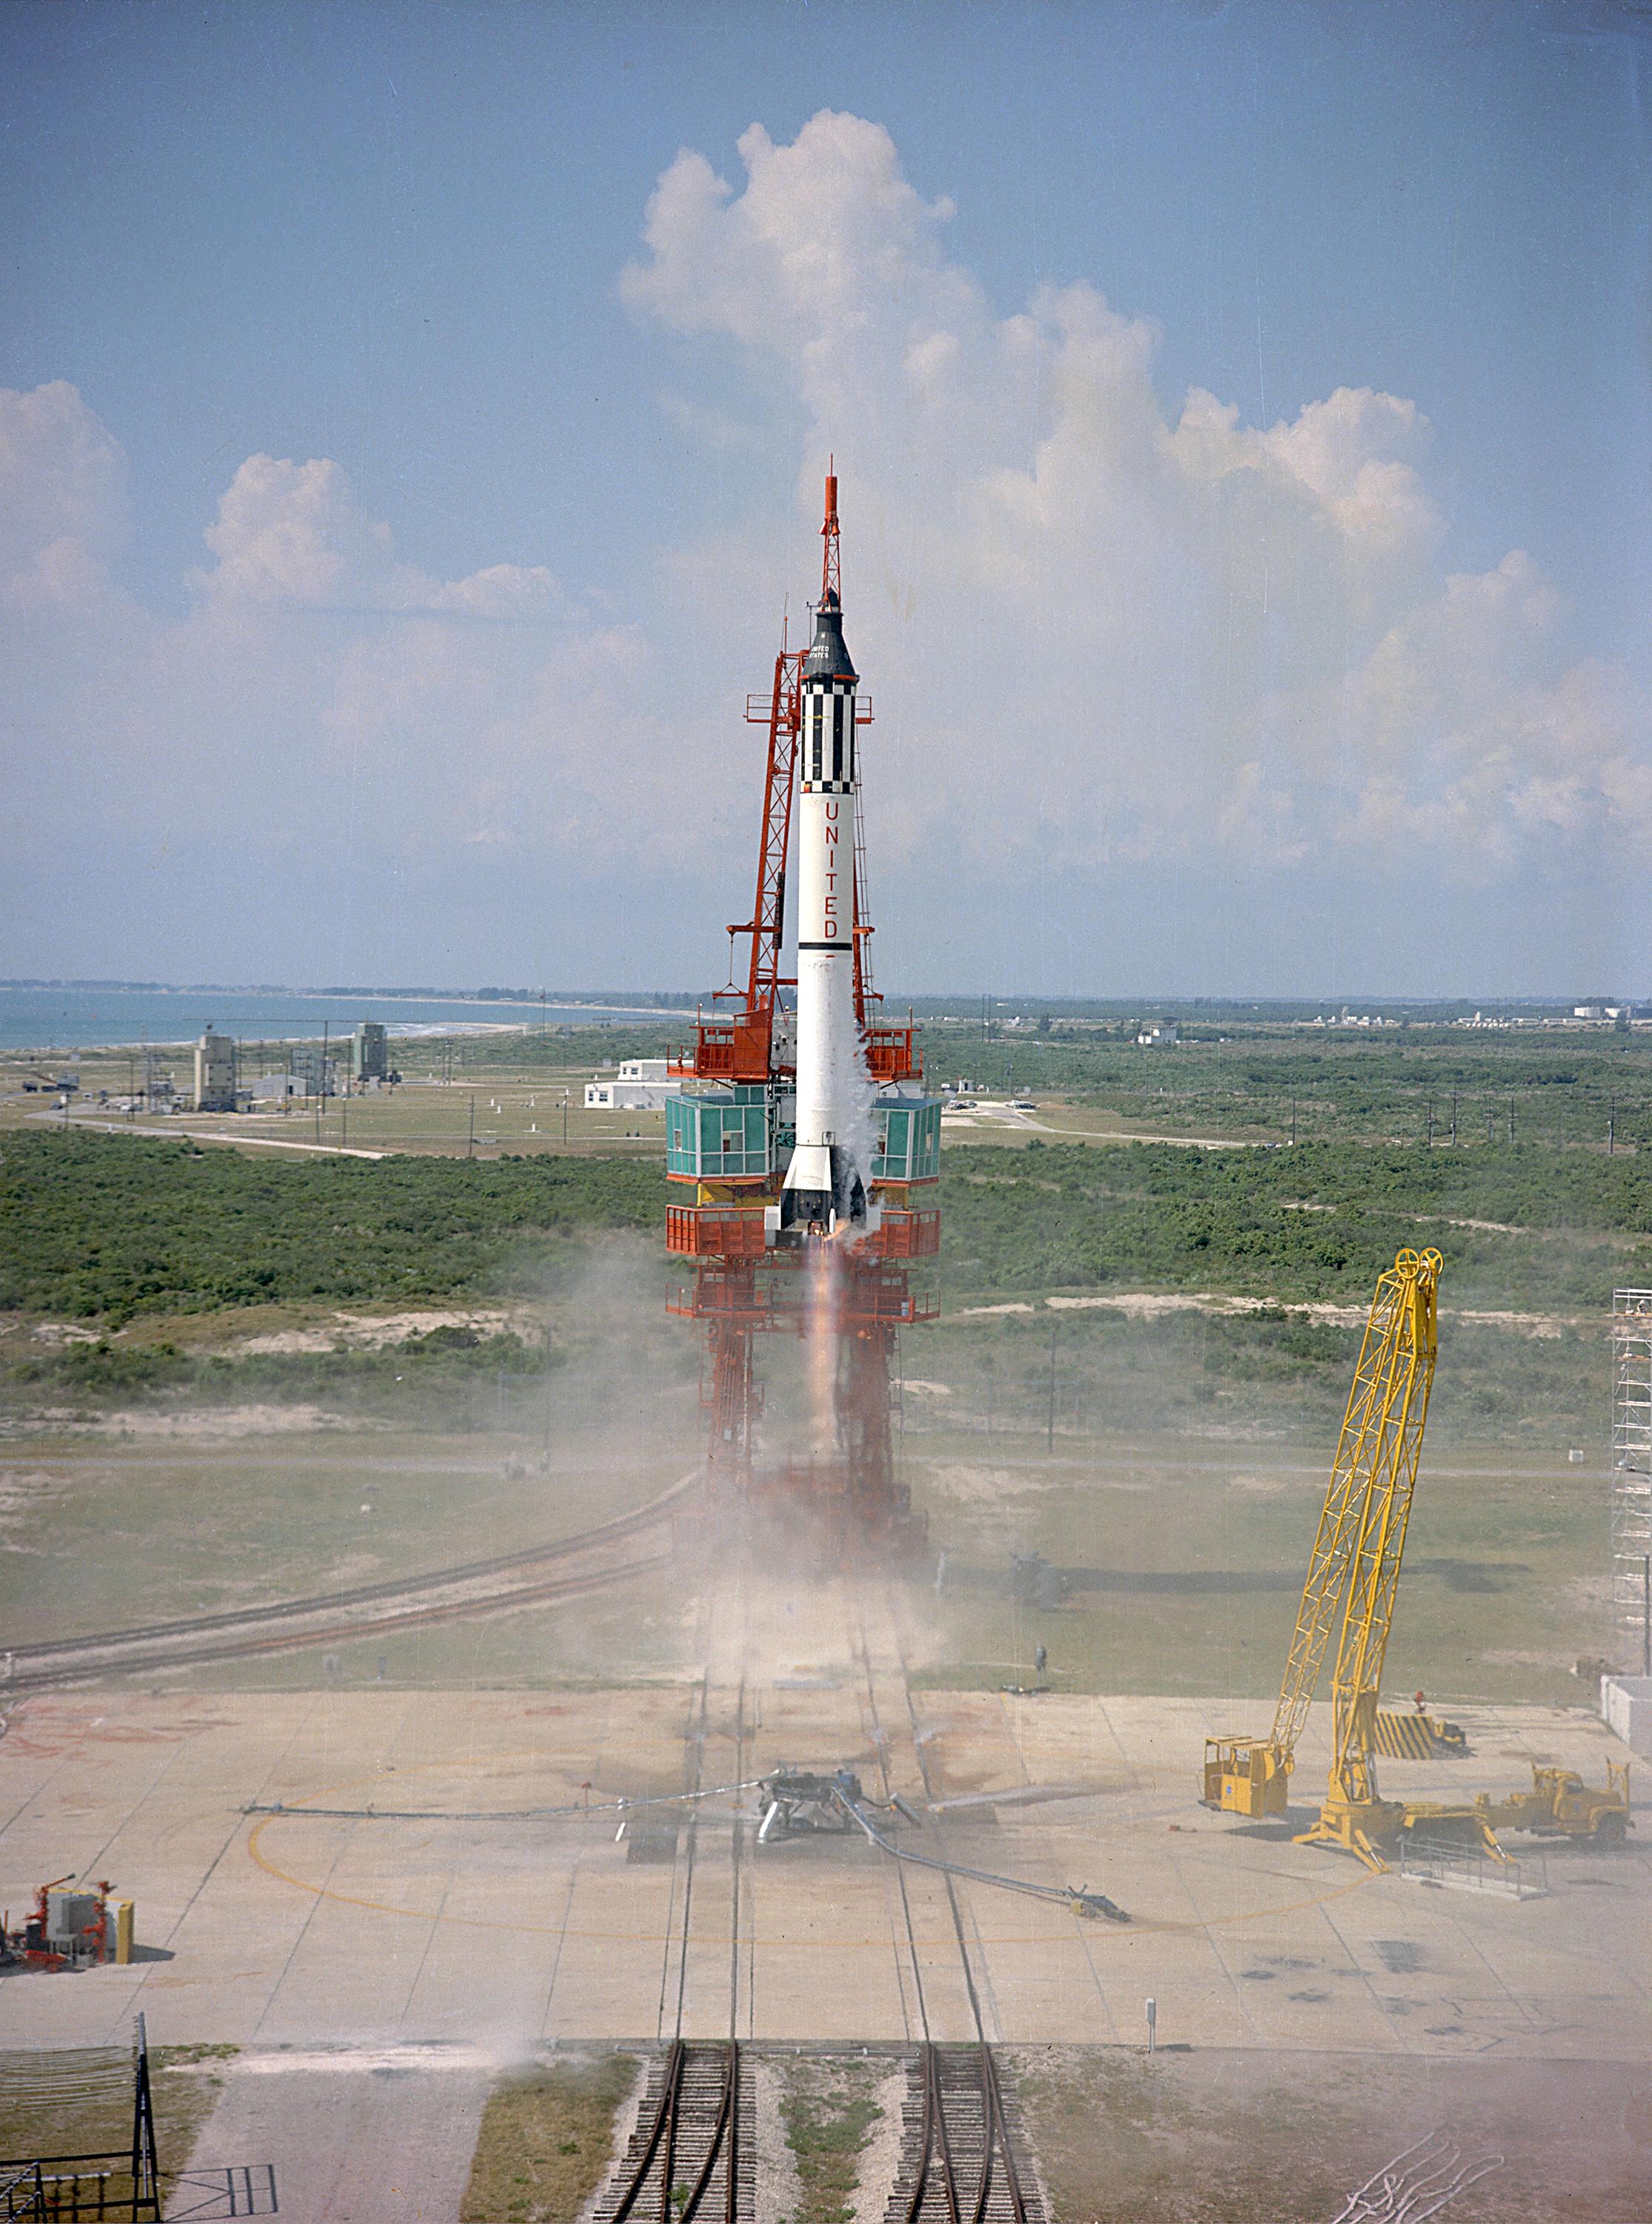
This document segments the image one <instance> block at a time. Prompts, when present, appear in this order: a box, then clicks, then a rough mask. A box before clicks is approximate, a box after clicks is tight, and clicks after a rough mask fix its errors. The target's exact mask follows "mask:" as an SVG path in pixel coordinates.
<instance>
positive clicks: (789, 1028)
mask: <svg viewBox="0 0 1652 2224" xmlns="http://www.w3.org/2000/svg"><path fill="white" fill-rule="evenodd" d="M821 533H822V540H823V556H822V566H821V595H820V601H819V603H818V604H817V606H816V609H815V612H814V620H813V628H812V636H811V639H810V643H809V646H808V648H804V649H797V650H794V649H791V648H789V647H787V646H785V644H784V642H783V645H782V647H781V648H780V651H779V654H778V655H777V656H776V658H775V661H774V674H773V679H772V686H771V687H770V689H769V691H768V692H767V694H766V697H753V698H748V700H747V720H748V721H749V722H750V723H754V724H760V725H763V726H766V728H767V731H768V753H767V761H766V771H765V779H764V792H763V818H762V827H761V832H760V839H759V844H758V862H757V884H756V895H755V900H754V902H753V909H752V915H751V917H750V919H744V920H741V921H738V922H736V923H735V924H734V925H731V926H730V927H729V928H728V935H729V943H730V965H729V982H728V987H727V988H726V989H722V990H720V991H718V993H717V995H716V997H715V998H714V999H713V1008H712V1009H711V1010H710V1011H709V1012H707V1011H705V1010H702V1011H701V1012H700V1013H699V1014H698V1015H697V1022H696V1028H695V1039H694V1042H693V1044H692V1045H691V1046H687V1047H685V1048H684V1049H683V1050H682V1051H680V1052H677V1053H675V1054H674V1055H673V1058H672V1065H671V1071H672V1073H673V1074H675V1075H678V1076H679V1077H681V1079H682V1081H683V1083H684V1089H683V1094H682V1096H680V1097H679V1098H678V1099H677V1100H675V1101H674V1102H672V1103H670V1104H668V1105H667V1107H666V1157H665V1167H666V1173H667V1176H668V1178H669V1179H670V1180H671V1181H672V1184H673V1185H674V1186H675V1187H676V1189H677V1191H678V1197H679V1198H680V1201H679V1202H673V1203H672V1204H671V1205H670V1206H669V1207H668V1209H667V1212H666V1247H667V1248H668V1250H670V1251H671V1252H672V1253H673V1254H675V1255H677V1256H678V1257H679V1258H682V1259H684V1260H691V1261H692V1262H693V1263H694V1268H695V1273H694V1279H693V1281H692V1283H691V1284H690V1286H687V1287H686V1288H684V1290H683V1291H681V1292H679V1294H678V1297H677V1298H676V1299H675V1300H674V1301H673V1304H672V1310H673V1311H676V1312H678V1313H680V1314H682V1315H684V1316H685V1317H688V1318H690V1319H692V1320H695V1321H697V1322H698V1323H700V1324H702V1326H703V1330H704V1332H705V1336H706V1359H705V1368H704V1374H703V1394H702V1402H703V1406H705V1408H706V1411H707V1417H708V1431H709V1444H708V1479H709V1503H710V1505H711V1507H712V1508H713V1510H714V1513H717V1514H719V1515H721V1516H723V1517H739V1516H741V1515H745V1514H747V1513H750V1514H753V1515H755V1516H757V1517H759V1518H760V1519H761V1520H764V1521H766V1522H767V1523H770V1524H773V1525H775V1526H780V1527H782V1528H784V1529H789V1530H792V1531H795V1532H799V1533H807V1534H809V1535H810V1536H812V1537H813V1538H815V1539H816V1540H817V1541H818V1542H820V1543H821V1544H823V1545H829V1546H832V1547H835V1548H844V1547H847V1548H853V1546H854V1545H855V1544H856V1543H857V1542H861V1541H864V1542H866V1543H867V1544H871V1545H883V1546H885V1547H888V1546H889V1545H898V1544H899V1543H900V1542H901V1541H902V1540H904V1539H908V1538H911V1535H912V1526H911V1510H910V1507H909V1504H908V1501H907V1495H906V1492H905V1488H904V1486H903V1485H902V1483H901V1482H900V1480H899V1476H898V1474H897V1471H896V1465H895V1460H894V1447H893V1443H892V1396H893V1394H894V1392H893V1387H892V1386H893V1384H894V1382H895V1381H896V1379H897V1368H896V1364H895V1362H896V1359H897V1353H898V1339H899V1332H900V1330H901V1329H902V1328H903V1327H905V1326H907V1325H910V1324H913V1323H916V1322H918V1321H922V1320H925V1319H930V1318H932V1317H934V1314H935V1311H936V1307H935V1305H934V1303H933V1301H932V1300H931V1299H930V1298H928V1297H927V1296H925V1295H924V1294H923V1293H921V1292H917V1291H916V1290H914V1288H913V1287H912V1284H911V1264H912V1262H913V1261H915V1260H922V1259H924V1258H929V1257H932V1256H933V1255H934V1254H935V1253H936V1250H937V1249H938V1248H939V1244H940V1214H939V1212H938V1210H936V1209H935V1207H934V1206H933V1205H931V1204H925V1203H924V1197H925V1196H926V1194H927V1193H928V1192H929V1191H930V1187H931V1185H933V1184H934V1183H935V1181H936V1179H937V1178H938V1177H939V1172H940V1137H941V1118H940V1110H941V1108H940V1104H939V1103H938V1101H937V1100H936V1099H935V1098H933V1097H931V1096H930V1095H929V1094H928V1093H927V1091H926V1090H925V1089H924V1083H923V1067H922V1060H921V1058H920V1057H919V1055H918V1052H917V1049H916V1046H915V1044H914V1040H913V1028H912V1025H911V1020H910V1017H909V1018H908V1020H907V1021H906V1022H905V1024H904V1025H903V1024H898V1023H894V1022H892V1021H890V1020H886V1018H885V1017H884V1016H883V1015H882V1009H881V999H880V997H879V995H878V994H877V992H876V990H875V989H873V985H872V968H871V963H870V957H869V944H870V939H871V935H872V925H871V921H870V919H869V917H868V916H867V887H866V848H865V839H864V825H863V821H862V816H861V784H860V777H859V761H858V760H859V749H858V740H857V736H858V734H859V733H860V731H861V730H862V729H863V728H865V727H866V726H867V725H868V724H870V723H871V718H872V706H871V704H870V703H869V702H868V701H867V698H865V697H864V696H862V695H861V692H860V682H859V675H858V674H857V673H856V672H855V669H854V664H853V662H852V660H851V659H850V656H849V653H848V647H847V644H846V642H845V640H844V635H843V608H842V584H841V575H840V567H839V528H838V515H837V480H836V477H835V475H833V476H829V477H828V478H827V481H826V504H825V519H824V522H823V526H822V528H821ZM794 855H795V861H796V875H795V877H796V884H797V887H798V916H797V926H796V934H795V945H796V970H795V971H792V972H787V971H786V970H785V964H784V952H785V949H786V946H787V918H786V899H787V889H788V885H789V882H790V881H791V877H792V864H793V859H794ZM742 944H743V945H744V950H743V952H742V950H741V945H742ZM742 955H743V957H744V964H743V965H742V964H741V963H740V962H739V961H740V959H741V957H742ZM777 1333H778V1334H786V1333H790V1334H791V1335H793V1336H798V1337H799V1338H806V1339H808V1340H810V1343H811V1344H812V1346H813V1349H812V1352H811V1361H812V1371H813V1373H814V1374H815V1375H816V1377H817V1392H818V1395H819V1398H820V1402H821V1404H822V1406H823V1408H824V1415H823V1418H824V1422H825V1425H824V1426H817V1429H816V1431H815V1433H814V1436H813V1438H812V1441H811V1443H810V1446H809V1448H808V1450H806V1451H803V1452H793V1453H792V1454H791V1456H786V1457H784V1458H782V1457H774V1456H768V1455H766V1454H763V1455H761V1456H760V1447H759V1443H758V1423H759V1418H760V1413H761V1412H762V1407H763V1386H762V1382H761V1380H760V1374H759V1372H758V1368H757V1366H756V1357H755V1354H756V1339H757V1337H758V1336H762V1335H768V1334H777ZM817 1418H818V1417H817Z"/></svg>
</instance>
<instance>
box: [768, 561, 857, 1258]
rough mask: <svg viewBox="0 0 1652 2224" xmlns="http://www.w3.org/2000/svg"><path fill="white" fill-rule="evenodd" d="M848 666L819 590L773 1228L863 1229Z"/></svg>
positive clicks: (805, 704) (805, 698)
mask: <svg viewBox="0 0 1652 2224" xmlns="http://www.w3.org/2000/svg"><path fill="white" fill-rule="evenodd" d="M855 684H856V683H855V672H854V666H853V665H852V664H851V663H850V662H849V656H848V649H847V648H845V647H844V643H843V617H842V610H841V609H840V608H839V606H838V602H837V597H836V596H835V595H834V594H830V593H829V594H828V595H827V596H826V597H824V598H823V601H822V603H821V606H820V609H819V610H818V611H817V614H816V620H815V638H814V642H813V645H812V646H811V648H810V651H809V654H808V655H807V657H806V658H805V659H804V667H803V686H802V704H801V708H802V723H801V731H800V733H799V736H798V747H799V750H800V754H801V760H802V761H801V767H800V774H799V793H798V812H797V834H796V839H797V871H798V879H797V888H798V1053H797V1056H798V1127H797V1147H796V1148H795V1149H794V1150H793V1152H792V1154H791V1165H790V1166H789V1167H788V1168H787V1169H786V1176H785V1183H784V1185H783V1186H782V1189H781V1192H780V1225H781V1228H782V1229H788V1230H794V1231H798V1232H806V1231H808V1230H809V1229H820V1230H821V1232H822V1233H823V1234H826V1235H829V1234H830V1233H831V1232H832V1230H833V1229H835V1228H836V1227H838V1226H840V1225H842V1224H843V1223H849V1224H852V1225H855V1226H864V1225H865V1223H866V1221H867V1185H868V1183H869V1181H870V1178H871V1168H870V1166H865V1165H861V1163H860V1162H859V1160H860V1157H861V1155H862V1154H864V1153H865V1152H866V1150H867V1147H868V1140H869V1130H870V1127H871V1121H870V1118H869V1116H868V1115H869V1111H870V1093H871V1090H870V1084H869V1082H868V1079H867V1071H866V1061H865V1058H864V1055H863V1053H862V1052H861V1036H860V1029H859V1027H857V1026H856V1024H855V1017H854V813H855V809H856V799H857V795H858V793H859V787H860V782H859V780H857V778H856V776H855V758H854V690H855Z"/></svg>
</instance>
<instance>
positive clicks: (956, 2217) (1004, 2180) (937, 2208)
mask: <svg viewBox="0 0 1652 2224" xmlns="http://www.w3.org/2000/svg"><path fill="white" fill-rule="evenodd" d="M1012 2105H1013V2104H1012V2102H1010V2101H1006V2096H1005V2094H1004V2089H1003V2087H1002V2085H1001V2083H1000V2082H999V2074H998V2063H997V2062H996V2061H995V2059H994V2058H993V2050H992V2048H991V2047H990V2046H989V2045H987V2043H986V2041H985V2040H981V2041H980V2042H979V2043H978V2044H974V2045H964V2046H936V2045H933V2044H930V2043H928V2042H927V2041H926V2042H925V2044H924V2045H923V2046H922V2047H920V2048H919V2050H918V2052H917V2058H916V2060H915V2061H914V2062H913V2063H912V2068H911V2084H910V2087H909V2090H908V2094H907V2100H906V2105H905V2109H904V2110H903V2112H902V2123H903V2131H904V2137H903V2140H902V2145H901V2155H900V2164H899V2170H898V2172H897V2175H896V2178H895V2184H894V2188H893V2190H892V2193H891V2195H890V2196H889V2207H888V2209H887V2211H886V2216H885V2224H1044V2207H1043V2203H1042V2202H1040V2200H1039V2198H1038V2195H1037V2188H1036V2186H1033V2185H1032V2184H1031V2182H1030V2180H1028V2179H1026V2178H1025V2176H1024V2173H1023V2170H1022V2168H1021V2165H1020V2164H1019V2162H1018V2158H1017V2153H1016V2150H1017V2147H1018V2145H1019V2144H1020V2126H1019V2122H1018V2120H1014V2119H1013V2118H1012Z"/></svg>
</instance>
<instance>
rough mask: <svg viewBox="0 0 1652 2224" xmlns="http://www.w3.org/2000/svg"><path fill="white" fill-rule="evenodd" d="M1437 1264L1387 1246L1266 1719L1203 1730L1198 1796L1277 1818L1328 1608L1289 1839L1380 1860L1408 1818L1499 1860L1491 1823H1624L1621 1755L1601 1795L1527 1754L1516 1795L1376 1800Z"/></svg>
mask: <svg viewBox="0 0 1652 2224" xmlns="http://www.w3.org/2000/svg"><path fill="white" fill-rule="evenodd" d="M1440 1267H1441V1260H1440V1254H1439V1253H1438V1252H1437V1251H1423V1252H1420V1253H1419V1252H1416V1251H1402V1252H1401V1253H1400V1254H1399V1255H1398V1256H1397V1259H1396V1260H1395V1261H1394V1264H1393V1266H1392V1267H1390V1269H1389V1270H1388V1271H1387V1273H1384V1274H1382V1275H1381V1276H1379V1278H1378V1283H1377V1291H1376V1294H1375V1296H1374V1297H1373V1298H1372V1299H1371V1312H1370V1315H1369V1317H1368V1318H1367V1320H1366V1323H1365V1337H1364V1340H1363V1342H1362V1343H1361V1344H1360V1347H1359V1365H1358V1367H1357V1368H1355V1369H1354V1378H1353V1387H1352V1390H1351V1391H1350V1392H1349V1393H1348V1404H1347V1410H1346V1412H1345V1413H1344V1415H1343V1419H1342V1433H1341V1436H1340V1438H1339V1439H1338V1443H1337V1452H1336V1458H1335V1461H1334V1463H1333V1465H1332V1469H1331V1480H1330V1484H1329V1486H1328V1488H1327V1491H1326V1494H1325V1504H1324V1507H1322V1509H1321V1513H1320V1525H1319V1531H1318V1533H1317V1535H1316V1536H1315V1539H1314V1550H1313V1553H1312V1555H1311V1557H1309V1560H1308V1580H1307V1582H1306V1583H1304V1584H1303V1586H1302V1605H1301V1606H1300V1608H1298V1609H1297V1614H1296V1629H1295V1631H1294V1632H1293V1633H1292V1636H1291V1640H1290V1651H1289V1654H1288V1655H1287V1657H1286V1660H1285V1674H1284V1681H1283V1683H1282V1684H1281V1685H1280V1687H1279V1703H1278V1705H1277V1707H1276V1708H1275V1709H1274V1715H1273V1727H1272V1729H1271V1731H1270V1733H1269V1734H1268V1735H1267V1736H1266V1737H1265V1738H1251V1737H1214V1738H1207V1740H1206V1741H1205V1775H1204V1794H1203V1803H1204V1804H1205V1805H1206V1806H1207V1807H1214V1808H1219V1809H1221V1810H1225V1811H1226V1812H1227V1813H1230V1814H1235V1815H1252V1816H1257V1815H1260V1816H1283V1815H1284V1814H1285V1813H1286V1812H1287V1810H1288V1806H1289V1777H1290V1772H1291V1770H1292V1768H1293V1766H1295V1755H1296V1740H1297V1738H1298V1736H1299V1735H1300V1734H1301V1732H1302V1725H1303V1723H1304V1722H1306V1721H1307V1719H1308V1706H1309V1703H1310V1702H1311V1701H1312V1699H1313V1696H1314V1688H1315V1684H1316V1683H1317V1682H1318V1680H1319V1673H1320V1669H1321V1665H1322V1664H1323V1662H1324V1658H1325V1650H1326V1646H1327V1643H1328V1642H1329V1640H1330V1633H1331V1628H1332V1625H1333V1624H1334V1621H1336V1619H1337V1611H1338V1608H1339V1606H1340V1607H1341V1633H1340V1637H1339V1640H1338V1643H1337V1656H1336V1668H1335V1672H1334V1677H1333V1680H1332V1695H1331V1696H1332V1756H1331V1778H1330V1783H1329V1785H1328V1786H1327V1791H1326V1796H1325V1800H1324V1803H1323V1804H1322V1805H1321V1809H1320V1814H1319V1820H1318V1821H1317V1822H1316V1823H1315V1824H1314V1825H1313V1827H1312V1828H1311V1829H1308V1830H1306V1831H1304V1832H1303V1833H1302V1835H1301V1837H1300V1838H1299V1839H1298V1840H1297V1843H1298V1844H1299V1845H1309V1846H1313V1845H1324V1846H1336V1847H1339V1848H1342V1849H1343V1850H1344V1851H1346V1852H1348V1853H1352V1854H1358V1855H1359V1859H1360V1860H1361V1861H1364V1862H1365V1864H1366V1865H1367V1867H1371V1868H1373V1869H1381V1868H1384V1867H1386V1866H1387V1865H1386V1863H1385V1862H1384V1860H1383V1856H1382V1851H1381V1848H1383V1847H1384V1846H1391V1845H1392V1843H1393V1842H1394V1841H1395V1839H1397V1837H1399V1836H1400V1835H1401V1834H1402V1833H1403V1832H1409V1831H1411V1830H1416V1831H1418V1832H1420V1833H1421V1834H1422V1835H1424V1836H1427V1837H1433V1838H1435V1839H1439V1838H1446V1839H1453V1840H1455V1841H1457V1842H1467V1843H1469V1844H1478V1845H1479V1847H1480V1848H1482V1849H1483V1850H1484V1851H1485V1852H1486V1853H1488V1854H1491V1856H1492V1857H1493V1859H1494V1860H1498V1861H1503V1860H1504V1859H1506V1856H1505V1854H1504V1851H1503V1848H1502V1847H1501V1846H1500V1845H1499V1844H1498V1840H1497V1829H1498V1828H1501V1829H1516V1830H1532V1831H1536V1832H1540V1833H1543V1834H1545V1835H1556V1836H1567V1837H1574V1838H1584V1837H1587V1838H1592V1839H1594V1840H1595V1841H1596V1842H1598V1843H1600V1844H1603V1845H1615V1844H1617V1843H1620V1842H1622V1839H1623V1836H1624V1832H1625V1830H1627V1829H1630V1828H1631V1827H1632V1825H1631V1823H1630V1798H1629V1771H1628V1768H1627V1767H1626V1766H1625V1767H1623V1768H1618V1767H1615V1766H1614V1767H1611V1768H1610V1769H1609V1775H1610V1778H1611V1781H1610V1783H1609V1785H1608V1786H1607V1788H1606V1789H1605V1791H1599V1790H1597V1789H1595V1788H1594V1787H1592V1785H1586V1784H1585V1783H1584V1782H1583V1780H1582V1779H1581V1778H1580V1777H1579V1776H1577V1775H1575V1774H1573V1772H1570V1771H1568V1770H1564V1769H1559V1768H1543V1767H1537V1766H1534V1768H1533V1771H1532V1789H1531V1791H1529V1792H1516V1793H1515V1794H1513V1795H1511V1796H1510V1798H1505V1799H1503V1800H1500V1801H1499V1800H1494V1799H1493V1798H1491V1796H1490V1795H1489V1794H1488V1793H1486V1792H1480V1793H1479V1794H1478V1795H1477V1796H1476V1798H1475V1799H1474V1800H1473V1802H1472V1804H1465V1803H1459V1804H1445V1803H1442V1802H1436V1801H1417V1800H1406V1801H1399V1800H1392V1799H1384V1798H1382V1797H1381V1796H1380V1794H1379V1793H1378V1788H1377V1771H1376V1761H1375V1753H1376V1748H1377V1746H1378V1740H1379V1737H1380V1735H1381V1732H1380V1731H1379V1728H1378V1712H1377V1697H1378V1691H1379V1690H1380V1689H1381V1686H1382V1677H1383V1662H1384V1657H1385V1655H1386V1653H1387V1651H1388V1636H1389V1631H1390V1627H1392V1624H1393V1620H1394V1602H1395V1599H1396V1597H1397V1593H1398V1590H1399V1581H1400V1564H1401V1562H1402V1560H1403V1557H1404V1552H1405V1532H1406V1526H1407V1525H1408V1523H1409V1520H1410V1518H1411V1501H1412V1496H1413V1494H1414V1493H1415V1491H1416V1478H1417V1463H1418V1460H1419V1458H1420V1457H1421V1455H1422V1431H1423V1427H1424V1425H1425V1423H1426V1422H1427V1420H1428V1394H1429V1392H1430V1390H1431V1389H1432V1388H1433V1386H1434V1354H1435V1349H1436V1345H1437V1314H1436V1305H1435V1295H1436V1291H1437V1288H1438V1285H1439V1279H1440ZM1453 1729H1454V1725H1452V1724H1434V1723H1432V1722H1430V1723H1429V1724H1428V1730H1429V1734H1430V1737H1431V1739H1432V1741H1433V1742H1434V1745H1435V1747H1437V1748H1443V1749H1445V1750H1447V1751H1449V1750H1453V1749H1457V1750H1460V1749H1461V1747H1462V1738H1461V1734H1460V1732H1458V1733H1456V1734H1455V1735H1454V1736H1453V1734H1452V1733H1453Z"/></svg>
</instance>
